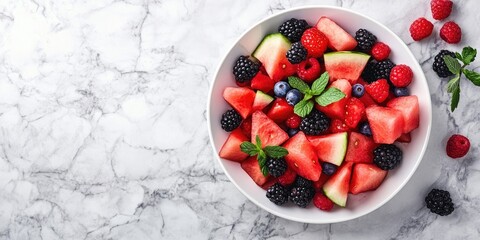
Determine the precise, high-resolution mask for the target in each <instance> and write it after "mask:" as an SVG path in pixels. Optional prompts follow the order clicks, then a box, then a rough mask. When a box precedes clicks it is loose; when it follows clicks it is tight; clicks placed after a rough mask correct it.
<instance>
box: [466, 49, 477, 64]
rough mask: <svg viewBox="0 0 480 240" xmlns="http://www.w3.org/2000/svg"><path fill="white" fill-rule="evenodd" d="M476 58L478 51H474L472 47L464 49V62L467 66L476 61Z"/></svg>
mask: <svg viewBox="0 0 480 240" xmlns="http://www.w3.org/2000/svg"><path fill="white" fill-rule="evenodd" d="M476 56H477V49H474V48H472V47H470V46H468V47H464V48H463V50H462V62H463V63H465V65H468V64H470V63H471V62H473V61H475V57H476Z"/></svg>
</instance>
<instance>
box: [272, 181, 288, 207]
mask: <svg viewBox="0 0 480 240" xmlns="http://www.w3.org/2000/svg"><path fill="white" fill-rule="evenodd" d="M267 198H268V199H269V200H270V201H271V202H273V203H275V204H277V205H282V204H284V203H286V202H287V201H288V190H287V188H286V187H284V186H282V185H281V184H280V183H275V184H273V185H272V186H270V187H269V188H268V189H267Z"/></svg>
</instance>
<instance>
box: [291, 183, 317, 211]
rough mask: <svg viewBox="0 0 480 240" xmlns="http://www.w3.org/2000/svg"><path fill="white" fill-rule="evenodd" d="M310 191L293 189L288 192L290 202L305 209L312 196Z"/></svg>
mask: <svg viewBox="0 0 480 240" xmlns="http://www.w3.org/2000/svg"><path fill="white" fill-rule="evenodd" d="M312 189H313V188H312V187H293V188H292V189H291V190H290V201H292V202H293V203H295V204H296V205H297V206H299V207H302V208H306V207H307V205H308V204H309V203H310V201H312V199H313V196H314V194H312V192H313V191H314V190H313V191H312Z"/></svg>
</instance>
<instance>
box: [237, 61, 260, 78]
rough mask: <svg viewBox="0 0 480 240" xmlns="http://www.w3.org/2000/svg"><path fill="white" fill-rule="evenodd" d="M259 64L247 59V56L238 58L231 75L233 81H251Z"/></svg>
mask: <svg viewBox="0 0 480 240" xmlns="http://www.w3.org/2000/svg"><path fill="white" fill-rule="evenodd" d="M259 69H260V64H259V63H258V62H254V61H252V60H251V59H249V58H248V56H240V57H239V58H238V59H237V61H236V62H235V65H234V66H233V75H234V76H235V80H237V81H238V82H240V83H244V82H247V81H250V80H252V78H253V77H255V75H256V74H257V73H258V70H259Z"/></svg>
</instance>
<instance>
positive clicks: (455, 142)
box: [447, 134, 470, 158]
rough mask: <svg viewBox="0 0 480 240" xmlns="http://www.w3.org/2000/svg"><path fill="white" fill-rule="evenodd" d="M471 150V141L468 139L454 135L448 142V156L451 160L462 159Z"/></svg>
mask: <svg viewBox="0 0 480 240" xmlns="http://www.w3.org/2000/svg"><path fill="white" fill-rule="evenodd" d="M469 149H470V141H469V140H468V138H466V137H464V136H462V135H458V134H454V135H452V136H451V137H450V138H449V139H448V142H447V155H448V156H449V157H451V158H461V157H463V156H465V155H467V153H468V150H469Z"/></svg>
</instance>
